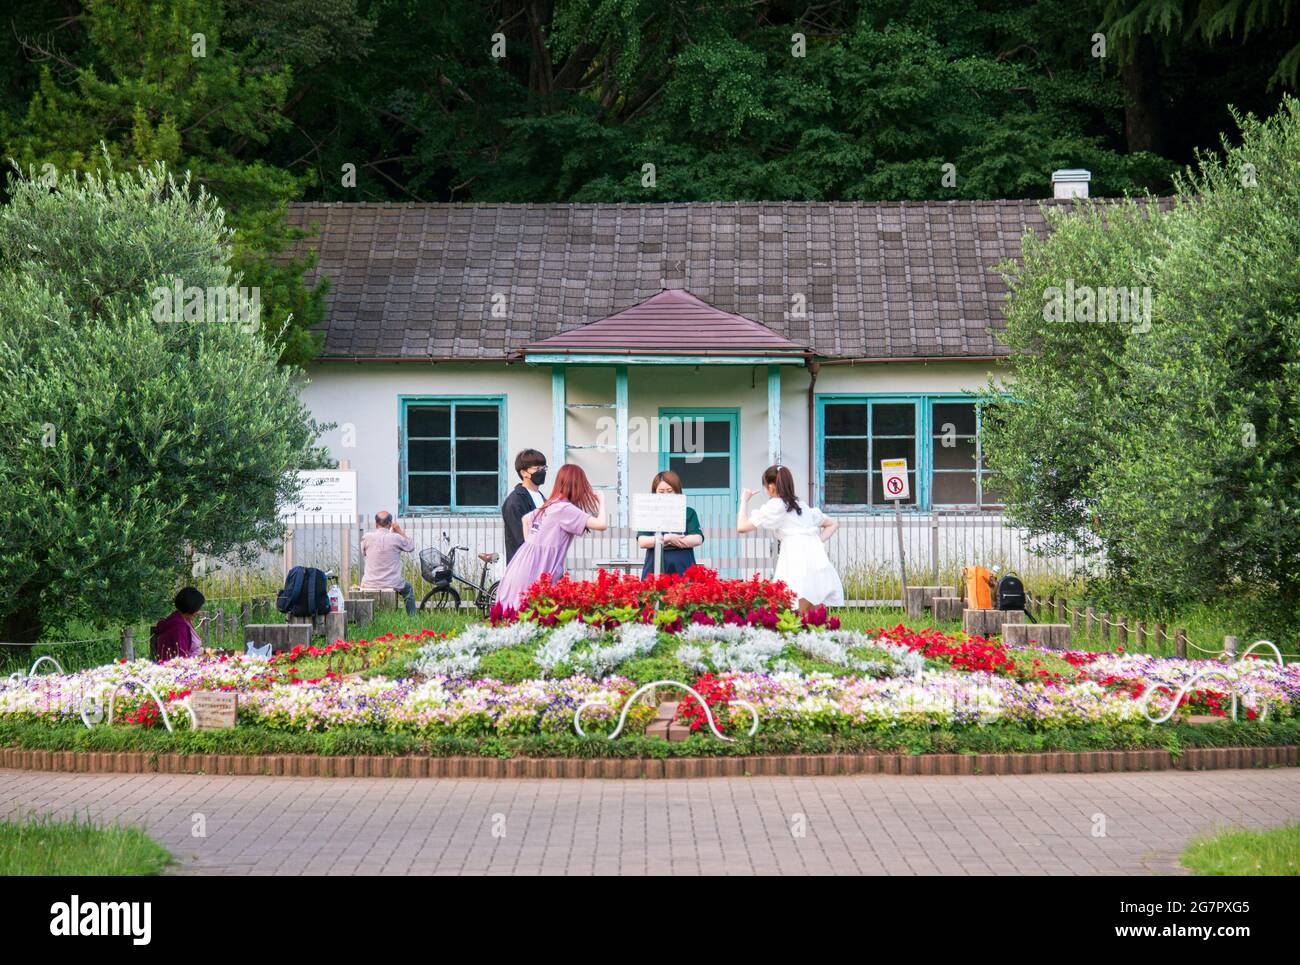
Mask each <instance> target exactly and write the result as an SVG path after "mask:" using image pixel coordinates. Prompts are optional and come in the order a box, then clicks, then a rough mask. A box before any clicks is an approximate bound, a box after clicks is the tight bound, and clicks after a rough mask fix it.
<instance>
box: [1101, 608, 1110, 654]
mask: <svg viewBox="0 0 1300 965" xmlns="http://www.w3.org/2000/svg"><path fill="white" fill-rule="evenodd" d="M1101 642H1102V643H1103V644H1104V645H1105V647H1106V649H1107V650H1109V649H1110V611H1109V610H1103V611H1102V614H1101Z"/></svg>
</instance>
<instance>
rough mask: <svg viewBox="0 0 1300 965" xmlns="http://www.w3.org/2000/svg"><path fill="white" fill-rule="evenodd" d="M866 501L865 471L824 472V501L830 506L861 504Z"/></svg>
mask: <svg viewBox="0 0 1300 965" xmlns="http://www.w3.org/2000/svg"><path fill="white" fill-rule="evenodd" d="M866 501H867V474H866V473H839V472H828V473H827V474H826V503H827V504H828V505H830V506H861V505H864V504H865V503H866Z"/></svg>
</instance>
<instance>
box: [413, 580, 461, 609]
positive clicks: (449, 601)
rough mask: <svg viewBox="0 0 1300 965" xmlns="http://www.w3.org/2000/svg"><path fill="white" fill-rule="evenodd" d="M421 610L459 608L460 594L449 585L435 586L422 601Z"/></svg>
mask: <svg viewBox="0 0 1300 965" xmlns="http://www.w3.org/2000/svg"><path fill="white" fill-rule="evenodd" d="M420 609H421V610H458V609H460V594H459V593H457V592H456V591H455V590H453V589H452V588H451V587H449V586H435V587H434V588H433V589H432V590H430V591H429V592H428V593H426V594H425V595H424V599H423V600H421V601H420Z"/></svg>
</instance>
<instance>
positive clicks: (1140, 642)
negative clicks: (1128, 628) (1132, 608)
mask: <svg viewBox="0 0 1300 965" xmlns="http://www.w3.org/2000/svg"><path fill="white" fill-rule="evenodd" d="M1146 635H1147V623H1146V621H1145V620H1139V621H1138V622H1137V633H1136V635H1135V636H1134V638H1133V649H1135V650H1143V649H1145V648H1146Z"/></svg>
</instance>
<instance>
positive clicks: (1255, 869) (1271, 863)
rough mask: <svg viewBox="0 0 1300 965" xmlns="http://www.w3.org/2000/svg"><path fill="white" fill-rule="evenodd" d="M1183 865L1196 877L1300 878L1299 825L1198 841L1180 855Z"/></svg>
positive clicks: (1229, 834)
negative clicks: (1280, 876) (1292, 876)
mask: <svg viewBox="0 0 1300 965" xmlns="http://www.w3.org/2000/svg"><path fill="white" fill-rule="evenodd" d="M1183 865H1184V866H1185V867H1187V868H1189V869H1190V870H1191V872H1192V873H1193V874H1197V875H1233V876H1239V875H1270V876H1276V875H1300V823H1297V824H1288V825H1286V826H1285V827H1281V828H1274V829H1272V830H1271V831H1246V830H1241V829H1238V830H1234V831H1224V832H1222V833H1220V834H1216V835H1212V836H1209V837H1203V838H1197V839H1196V840H1194V841H1193V842H1192V843H1191V844H1189V845H1188V846H1187V850H1186V851H1184V852H1183Z"/></svg>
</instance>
